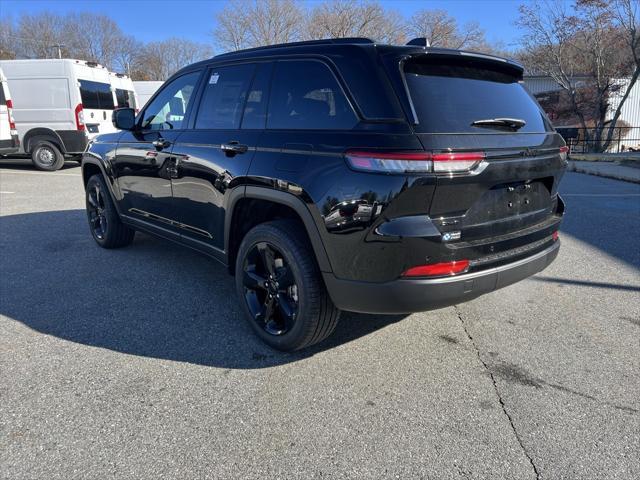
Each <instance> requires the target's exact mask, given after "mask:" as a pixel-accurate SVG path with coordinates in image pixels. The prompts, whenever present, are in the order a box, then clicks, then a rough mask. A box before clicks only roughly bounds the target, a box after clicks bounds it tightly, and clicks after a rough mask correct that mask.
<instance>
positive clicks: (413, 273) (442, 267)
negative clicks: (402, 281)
mask: <svg viewBox="0 0 640 480" xmlns="http://www.w3.org/2000/svg"><path fill="white" fill-rule="evenodd" d="M468 268H469V260H456V261H453V262H442V263H432V264H431V265H419V266H417V267H411V268H410V269H409V270H407V271H406V272H404V273H403V274H402V276H403V277H442V276H447V275H455V274H456V273H462V272H464V271H465V270H467V269H468Z"/></svg>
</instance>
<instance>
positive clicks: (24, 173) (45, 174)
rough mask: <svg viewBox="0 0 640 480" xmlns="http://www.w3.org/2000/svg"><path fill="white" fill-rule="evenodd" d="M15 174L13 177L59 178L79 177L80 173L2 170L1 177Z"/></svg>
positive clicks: (0, 170)
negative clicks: (37, 176) (38, 176)
mask: <svg viewBox="0 0 640 480" xmlns="http://www.w3.org/2000/svg"><path fill="white" fill-rule="evenodd" d="M4 174H9V175H11V174H13V175H40V176H47V177H49V176H57V177H79V176H80V173H58V172H24V171H22V170H2V169H0V175H4Z"/></svg>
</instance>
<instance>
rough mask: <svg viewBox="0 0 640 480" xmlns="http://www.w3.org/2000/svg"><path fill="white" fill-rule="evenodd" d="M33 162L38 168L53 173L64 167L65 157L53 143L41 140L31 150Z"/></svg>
mask: <svg viewBox="0 0 640 480" xmlns="http://www.w3.org/2000/svg"><path fill="white" fill-rule="evenodd" d="M31 161H32V162H33V164H34V165H35V167H36V168H38V169H40V170H45V171H48V172H52V171H54V170H60V168H62V166H63V165H64V155H62V152H60V149H58V147H56V146H55V145H54V144H53V143H51V142H47V141H45V140H41V141H39V142H38V143H36V145H35V147H33V149H32V150H31Z"/></svg>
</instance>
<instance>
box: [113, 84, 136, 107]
mask: <svg viewBox="0 0 640 480" xmlns="http://www.w3.org/2000/svg"><path fill="white" fill-rule="evenodd" d="M116 100H117V101H118V107H129V108H136V102H135V97H134V95H133V92H132V91H131V90H124V89H122V88H116Z"/></svg>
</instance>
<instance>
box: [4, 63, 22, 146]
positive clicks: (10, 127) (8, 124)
mask: <svg viewBox="0 0 640 480" xmlns="http://www.w3.org/2000/svg"><path fill="white" fill-rule="evenodd" d="M12 109H13V101H12V100H11V94H10V93H9V84H8V83H7V78H6V77H5V76H4V73H3V72H2V69H1V68H0V155H9V154H11V153H16V152H17V151H18V145H19V140H18V132H17V131H16V123H15V121H14V119H13V112H12Z"/></svg>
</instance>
